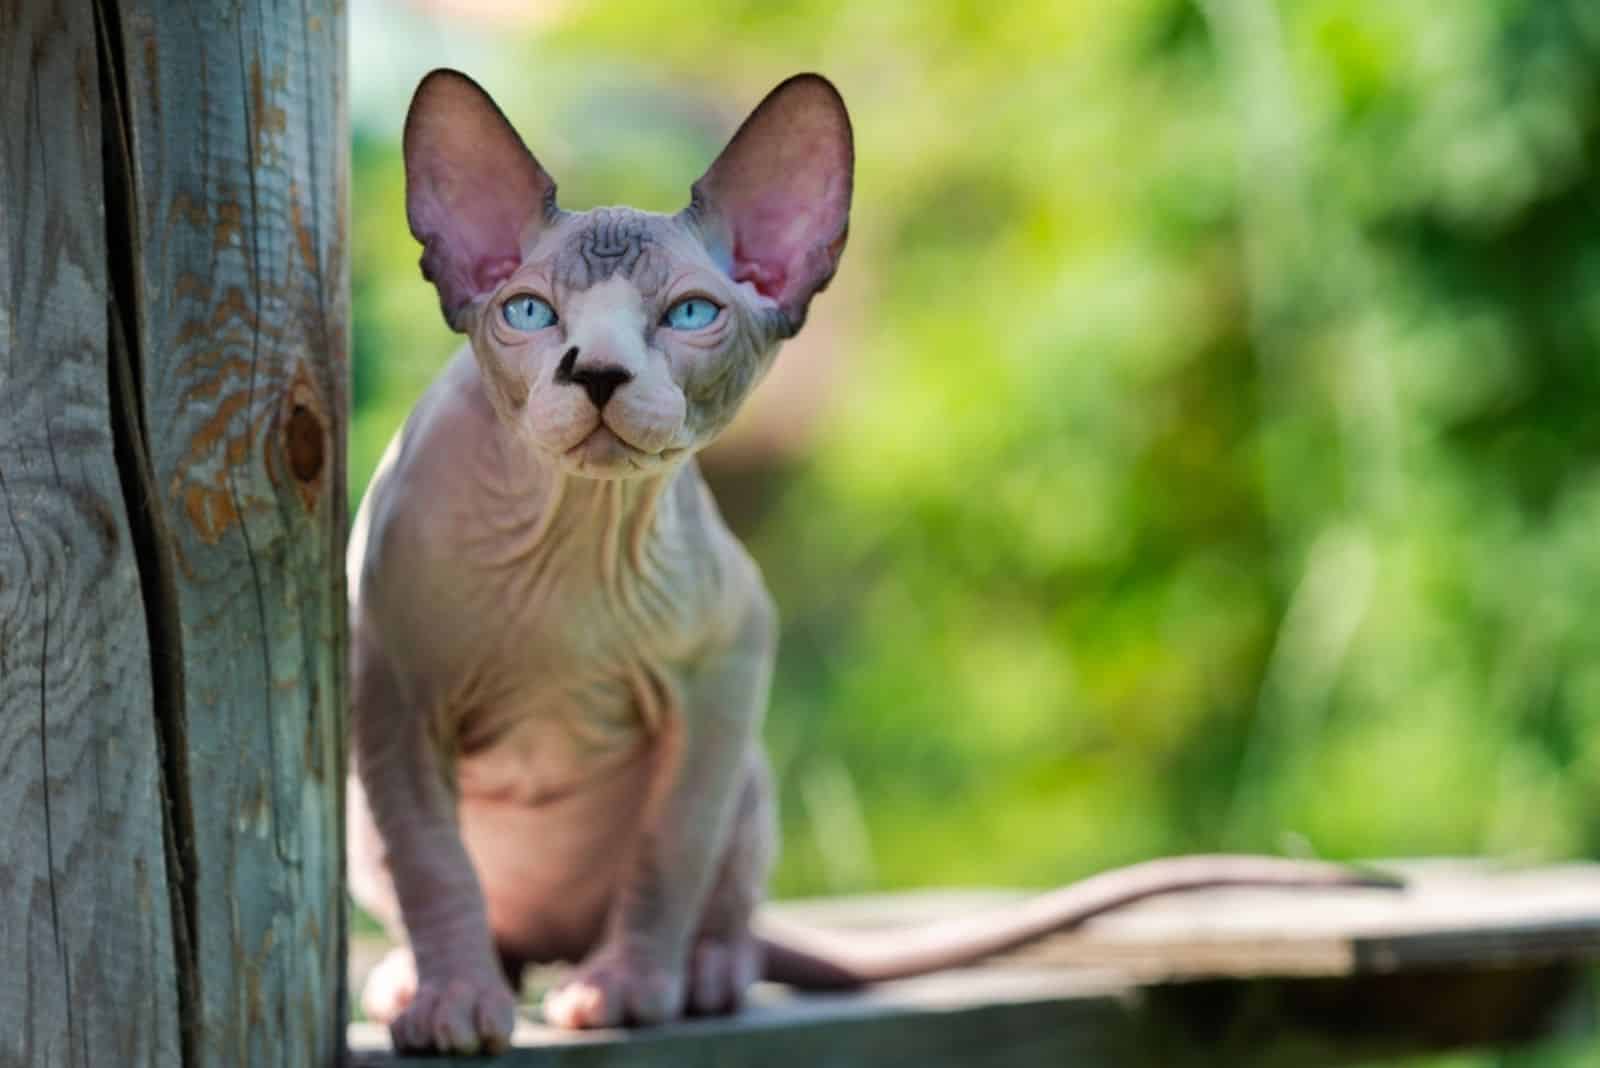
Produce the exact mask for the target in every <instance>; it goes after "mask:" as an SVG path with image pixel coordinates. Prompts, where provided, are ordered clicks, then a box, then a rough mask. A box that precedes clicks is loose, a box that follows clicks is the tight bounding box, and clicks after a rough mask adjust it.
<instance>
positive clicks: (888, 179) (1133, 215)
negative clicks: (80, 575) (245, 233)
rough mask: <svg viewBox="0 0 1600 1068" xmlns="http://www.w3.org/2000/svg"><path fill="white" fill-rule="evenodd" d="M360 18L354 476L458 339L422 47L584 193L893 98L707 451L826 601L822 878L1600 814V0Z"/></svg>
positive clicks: (817, 842) (797, 635)
mask: <svg viewBox="0 0 1600 1068" xmlns="http://www.w3.org/2000/svg"><path fill="white" fill-rule="evenodd" d="M351 11H352V21H351V36H352V41H353V54H352V63H351V69H352V100H351V108H352V120H353V126H354V130H355V139H356V140H355V156H354V176H353V207H354V216H353V230H354V248H355V257H356V259H355V274H354V295H355V323H356V334H355V342H356V347H355V373H354V377H355V383H354V385H355V414H354V419H353V422H352V428H351V450H352V454H351V483H352V486H353V487H355V490H354V492H355V493H357V494H359V492H360V489H361V488H362V487H363V486H364V485H365V483H366V479H367V477H368V475H369V474H370V472H371V469H372V467H373V465H374V464H375V462H376V460H377V457H378V455H379V452H380V451H381V449H382V447H383V445H384V443H385V442H386V440H387V439H388V437H389V435H390V434H392V433H393V432H394V430H395V429H396V427H397V426H398V425H399V423H400V421H401V420H402V419H403V418H404V416H405V414H406V412H407V410H408V409H409V407H410V406H411V404H412V403H413V402H414V400H415V399H416V397H417V395H418V393H419V392H420V391H421V389H422V388H423V386H424V385H425V384H426V383H427V381H428V380H429V379H430V377H431V376H432V375H433V374H434V373H435V371H436V370H437V369H438V368H439V367H440V366H441V364H442V363H443V361H444V360H445V358H446V357H447V356H448V355H449V354H450V353H451V351H452V350H453V348H454V347H455V345H456V343H457V339H456V338H455V336H454V335H451V334H450V333H449V332H448V331H447V330H446V328H445V326H444V324H443V322H442V321H441V320H440V318H439V315H438V312H437V306H436V303H435V298H434V295H433V292H432V290H431V288H429V287H428V286H426V284H425V283H424V282H423V281H422V279H421V277H420V275H419V273H418V270H417V256H418V248H417V246H416V244H415V242H414V241H413V239H412V238H411V237H410V235H409V234H408V233H407V231H406V228H405V217H404V204H403V186H402V171H401V161H400V155H399V131H400V128H401V120H402V117H403V115H404V110H405V106H406V103H407V101H408V99H409V95H410V93H411V90H412V89H413V88H414V87H415V85H416V82H417V80H418V78H419V77H420V76H421V75H422V73H423V72H425V71H426V70H427V69H429V68H431V67H434V66H456V67H459V68H461V69H464V70H466V71H467V72H468V73H470V74H471V75H472V76H473V77H475V78H476V79H478V80H479V81H480V82H481V83H482V84H484V86H485V87H486V88H488V89H489V90H490V92H491V93H493V94H494V95H495V97H496V98H497V99H498V101H499V102H500V104H501V106H502V107H503V108H504V109H505V111H506V112H507V113H508V115H509V116H510V117H511V119H512V121H513V122H514V123H515V124H516V125H517V126H518V128H519V129H520V130H521V131H522V133H523V134H524V136H525V138H526V139H527V140H528V142H529V144H530V146H531V147H532V148H533V149H534V151H535V152H536V153H537V155H538V156H539V158H540V159H541V161H542V162H543V163H544V164H545V165H546V166H547V167H548V168H549V169H550V170H551V171H552V172H553V173H554V174H555V175H556V177H557V179H558V181H559V182H560V187H561V199H562V203H563V205H564V206H566V207H569V208H586V207H591V206H594V205H599V204H608V203H619V202H620V203H628V204H632V205H634V206H637V207H642V208H648V209H654V210H660V211H673V210H676V209H677V208H679V207H681V206H682V205H683V203H684V202H685V201H686V198H687V191H688V188H689V185H690V183H691V182H692V181H693V180H694V179H695V178H696V177H697V176H698V175H699V173H700V172H701V170H702V169H703V168H704V166H705V165H706V164H707V163H708V162H709V161H710V159H711V158H712V157H713V156H714V155H715V153H716V152H717V150H718V149H719V148H720V147H721V145H722V144H723V142H724V141H725V139H726V137H727V136H728V134H729V133H730V132H731V131H732V129H733V128H734V126H735V125H736V124H737V122H738V120H739V119H740V118H741V117H742V116H743V115H744V114H745V112H746V111H748V109H749V108H750V107H752V106H753V105H754V104H755V103H756V102H757V101H758V100H759V99H760V98H761V96H762V95H763V94H764V93H765V92H766V90H767V89H769V88H771V86H773V85H774V84H776V83H777V82H778V81H779V80H780V79H782V78H783V77H785V76H786V75H788V74H791V73H793V72H795V71H799V70H819V71H822V72H824V73H825V74H826V75H827V76H828V77H829V78H831V79H832V80H833V81H834V82H835V83H836V84H837V85H838V86H839V88H840V89H841V91H842V92H843V95H844V97H845V99H846V101H847V102H848V104H849V107H850V111H851V114H852V116H853V118H854V121H855V130H856V149H857V157H858V174H857V182H856V197H855V210H854V214H853V219H852V230H851V239H850V246H849V248H848V250H847V252H846V254H845V257H844V262H843V267H842V269H841V270H840V272H839V275H838V277H837V279H836V281H835V282H834V285H833V286H832V288H831V289H830V290H829V291H828V292H827V293H826V294H825V295H823V296H822V297H820V298H819V299H818V301H817V302H816V304H815V305H814V311H813V316H812V320H811V322H810V323H809V324H808V325H807V327H806V330H805V331H804V333H803V334H802V335H801V336H800V338H799V339H797V340H796V341H795V342H793V343H791V344H790V345H789V346H788V347H787V348H786V349H785V350H784V352H783V354H782V355H781V356H780V358H779V362H778V366H777V369H776V371H775V372H774V374H773V375H772V376H771V377H770V378H769V379H768V380H767V381H766V382H765V383H764V384H763V386H762V387H761V389H760V390H759V391H758V394H757V396H756V397H755V399H754V400H753V401H752V403H751V405H750V407H749V409H748V410H747V412H746V418H745V419H744V420H743V421H742V422H741V423H740V424H739V425H738V427H736V429H735V431H734V432H732V433H731V434H730V435H729V437H728V438H727V439H726V440H725V441H724V442H723V443H722V444H721V445H719V446H718V447H717V448H716V449H714V450H713V451H712V452H711V453H710V454H708V455H706V456H705V457H704V467H705V469H706V471H707V473H708V475H709V477H710V478H711V480H712V482H713V485H714V487H715V488H716V490H717V492H718V495H719V497H720V499H721V501H722V502H723V507H724V511H725V513H726V514H727V516H728V518H729V520H730V522H731V523H732V524H733V525H734V526H735V528H736V530H737V532H738V533H739V534H740V535H741V536H742V537H743V538H744V540H745V541H746V543H747V544H748V545H749V546H750V548H751V549H752V551H753V552H754V553H755V555H756V556H757V558H758V559H759V560H760V562H761V565H762V567H763V568H764V569H765V572H766V575H767V579H768V582H769V585H770V586H771V588H772V590H773V592H774V594H775V596H776V598H777V600H778V602H779V604H780V606H781V607H782V610H783V616H784V632H783V647H782V655H781V660H780V663H779V669H778V676H777V682H776V687H775V693H774V696H773V702H772V710H771V714H770V717H769V722H768V727H767V739H768V743H769V746H770V749H771V751H772V754H773V758H774V762H775V765H776V768H777V771H778V775H779V778H780V781H781V789H782V804H783V811H784V831H785V846H784V853H783V859H782V862H781V864H780V867H779V870H778V875H777V889H778V891H779V892H780V893H782V894H802V893H842V892H851V891H860V890H867V889H876V888H893V887H904V886H911V885H924V884H934V883H957V884H968V885H972V884H988V885H994V884H1008V885H1044V884H1050V883H1056V882H1060V881H1062V880H1066V879H1070V878H1073V877H1075V876H1078V875H1082V874H1084V873H1086V872H1088V871H1090V870H1092V869H1096V868H1100V867H1104V866H1107V865H1113V864H1118V863H1122V862H1125V861H1132V860H1135V859H1139V858H1144V857H1148V856H1152V855H1155V854H1160V853H1169V852H1178V851H1189V850H1211V849H1220V848H1227V849H1249V850H1268V851H1288V852H1295V853H1307V854H1316V855H1323V856H1331V857H1373V856H1397V855H1418V854H1435V853H1454V854H1460V853H1470V854H1487V855H1489V856H1493V857H1497V858H1507V859H1511V860H1516V861H1530V862H1531V861H1543V860H1550V859H1558V858H1566V857H1575V856H1594V855H1596V854H1597V853H1600V658H1597V657H1596V656H1595V655H1594V653H1595V651H1596V649H1597V638H1600V614H1597V613H1596V611H1595V606H1596V605H1600V462H1597V461H1600V416H1597V413H1596V401H1597V398H1600V390H1597V387H1600V361H1597V351H1600V349H1597V345H1596V342H1597V340H1600V240H1597V238H1600V226H1597V223H1600V196H1597V195H1596V185H1595V181H1596V177H1597V175H1596V170H1597V168H1600V160H1597V153H1596V149H1597V147H1600V5H1596V4H1594V3H1593V2H1592V0H1528V2H1526V3H1518V2H1515V0H1499V2H1479V3H1461V4H1448V5H1439V4H1406V3H1394V2H1393V0H1366V2H1363V0H1304V2H1294V3H1288V2H1285V3H1282V4H1274V3H1272V2H1270V0H1217V2H1215V3H1195V2H1192V0H1130V2H1122V3H1116V4H1106V3H1100V2H1093V0H1058V2H1055V3H1031V4H1004V3H993V2H989V3H976V2H950V0H941V2H928V0H921V2H914V0H903V2H900V3H862V2H854V3H852V2H845V0H800V2H791V3H782V4H778V3H764V2H759V0H721V2H713V3H705V4H697V5H684V4H680V3H665V2H661V3H592V2H586V0H550V2H539V0H518V2H511V0H470V2H469V0H434V2H431V3H413V4H401V3H394V2H390V3H379V2H376V0H359V2H355V3H353V4H352V7H351ZM353 503H354V499H353V500H352V504H353ZM1518 1063H1523V1062H1520V1061H1519V1062H1518ZM1562 1063H1568V1062H1565V1061H1563V1062H1562ZM1586 1063H1587V1062H1586Z"/></svg>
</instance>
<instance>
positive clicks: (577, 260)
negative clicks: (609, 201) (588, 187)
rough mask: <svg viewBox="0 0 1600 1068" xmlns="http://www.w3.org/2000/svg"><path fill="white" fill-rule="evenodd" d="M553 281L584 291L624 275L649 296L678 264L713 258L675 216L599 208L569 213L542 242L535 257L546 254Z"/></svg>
mask: <svg viewBox="0 0 1600 1068" xmlns="http://www.w3.org/2000/svg"><path fill="white" fill-rule="evenodd" d="M546 257H548V260H547V261H546V262H547V263H548V270H549V272H550V278H551V281H552V282H553V283H554V284H555V285H557V286H560V287H562V288H565V289H569V290H575V291H582V290H586V289H590V288H592V287H594V286H597V285H599V284H601V283H602V282H606V281H609V280H611V279H612V278H616V277H622V278H626V279H627V280H628V281H630V282H632V283H633V285H634V287H635V288H636V289H638V290H639V293H640V294H641V295H642V296H644V297H646V298H648V297H650V296H652V295H654V294H655V293H657V292H658V291H659V290H661V289H662V288H663V287H664V286H666V285H667V283H668V282H669V281H670V280H671V278H672V276H673V274H674V272H675V270H676V269H678V268H681V267H683V266H685V265H686V264H687V262H690V261H691V260H693V261H698V262H700V263H702V264H704V265H706V266H710V258H709V257H708V256H707V254H706V252H705V249H704V248H703V247H702V246H701V245H700V243H699V241H697V240H696V239H695V238H694V236H693V235H692V234H690V233H689V231H688V230H687V229H686V228H685V227H684V226H683V224H681V223H680V222H678V221H677V220H676V219H674V218H673V217H672V216H670V215H653V214H650V213H649V212H643V211H634V210H633V209H631V208H597V209H595V210H593V211H587V212H583V213H581V214H577V215H572V216H569V217H568V218H567V219H565V220H564V221H563V223H562V225H561V226H559V227H557V228H555V231H554V232H553V233H551V234H550V235H549V236H548V238H547V239H546V240H545V241H541V242H540V243H539V248H538V249H537V250H536V251H535V253H534V257H533V258H534V259H535V260H539V259H545V258H546Z"/></svg>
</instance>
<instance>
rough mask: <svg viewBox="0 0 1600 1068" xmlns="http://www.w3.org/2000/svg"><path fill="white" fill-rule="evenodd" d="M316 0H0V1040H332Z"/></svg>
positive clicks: (0, 1059)
mask: <svg viewBox="0 0 1600 1068" xmlns="http://www.w3.org/2000/svg"><path fill="white" fill-rule="evenodd" d="M344 32H345V30H344V13H343V6H342V4H340V3H337V0H326V2H319V0H291V2H289V3H286V4H273V5H265V4H257V3H255V2H251V0H246V2H243V3H238V4H226V5H219V4H211V3H206V2H203V0H195V2H193V3H181V2H178V0H98V2H94V0H0V813H3V814H4V816H5V818H6V820H7V823H8V826H7V827H6V829H5V831H4V833H0V961H3V962H4V965H5V966H4V968H0V1064H3V1065H7V1066H10V1065H51V1066H54V1065H86V1066H87V1065H103V1064H117V1065H140V1066H142V1065H149V1066H152V1068H170V1066H176V1065H181V1066H183V1068H198V1066H218V1068H222V1066H234V1065H238V1066H246V1065H258V1064H261V1065H266V1064H271V1065H292V1066H329V1065H333V1064H336V1063H337V1062H338V1061H339V1059H340V1057H341V1055H342V1052H343V1045H344V1036H343V1027H342V1024H343V1019H344V1014H345V992H344V981H343V975H344V967H343V960H344V941H345V938H344V934H345V929H344V928H345V924H344V902H343V893H342V879H341V873H342V855H343V847H342V839H341V830H340V826H341V821H340V816H341V808H342V804H343V779H344V762H343V736H344V719H343V710H344V705H345V592H344V581H343V548H344V541H345V527H346V521H345V493H346V487H345V468H344V452H345V450H344V433H345V410H346V405H347V360H346V346H347V338H348V296H347V266H346V257H345V233H346V199H347V184H348V183H347V173H348V133H347V129H346V125H347V120H346V112H345V70H344V63H345V48H344Z"/></svg>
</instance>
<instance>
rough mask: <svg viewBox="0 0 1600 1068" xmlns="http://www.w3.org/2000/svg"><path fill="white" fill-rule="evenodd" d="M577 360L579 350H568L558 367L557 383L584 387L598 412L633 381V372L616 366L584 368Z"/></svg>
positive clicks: (575, 348)
mask: <svg viewBox="0 0 1600 1068" xmlns="http://www.w3.org/2000/svg"><path fill="white" fill-rule="evenodd" d="M577 359H578V349H577V346H573V347H572V348H570V349H568V350H567V354H566V355H565V356H564V357H562V359H561V363H560V364H559V365H558V366H557V367H556V381H557V382H562V383H568V382H570V383H572V384H573V385H577V386H582V387H583V391H584V392H585V393H587V394H589V401H590V402H591V403H592V404H593V405H594V406H595V408H596V409H597V410H598V409H601V408H604V407H605V406H606V402H607V401H609V400H610V399H611V395H612V394H613V393H615V392H616V391H617V390H618V389H619V388H620V387H622V386H624V385H626V384H627V383H629V382H631V381H633V372H631V371H628V370H625V369H624V368H621V367H618V366H616V365H615V364H603V365H598V366H587V367H584V366H578V364H577Z"/></svg>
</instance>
